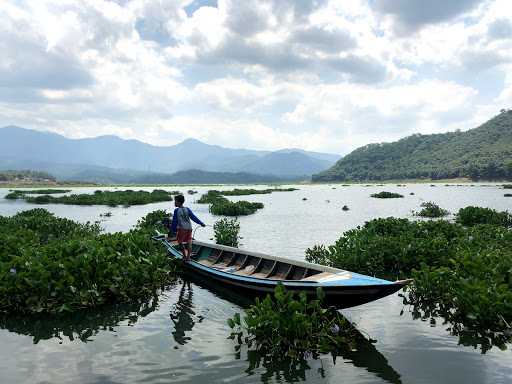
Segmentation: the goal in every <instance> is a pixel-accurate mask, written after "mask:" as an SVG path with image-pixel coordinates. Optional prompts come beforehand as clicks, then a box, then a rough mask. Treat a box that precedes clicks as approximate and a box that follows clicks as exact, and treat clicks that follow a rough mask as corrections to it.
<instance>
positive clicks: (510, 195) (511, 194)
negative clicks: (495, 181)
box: [503, 193, 512, 197]
mask: <svg viewBox="0 0 512 384" xmlns="http://www.w3.org/2000/svg"><path fill="white" fill-rule="evenodd" d="M503 196H504V197H512V193H505V194H504V195H503Z"/></svg>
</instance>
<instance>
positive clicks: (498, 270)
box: [306, 207, 512, 351]
mask: <svg viewBox="0 0 512 384" xmlns="http://www.w3.org/2000/svg"><path fill="white" fill-rule="evenodd" d="M472 208H474V207H472ZM463 212H466V211H463ZM467 212H484V215H483V219H482V218H481V217H480V215H471V216H469V217H470V218H471V219H468V220H467V221H465V222H468V223H469V225H470V226H469V227H465V226H463V225H461V224H460V223H452V222H449V221H445V220H438V221H419V222H417V221H409V220H407V219H398V218H393V217H389V218H384V219H375V220H372V221H369V222H367V223H365V224H364V226H361V227H357V228H355V229H352V230H349V231H347V232H345V233H344V234H343V236H341V237H340V238H339V239H338V240H337V241H336V242H335V243H334V244H333V245H330V246H327V247H326V246H324V245H317V246H314V247H312V248H310V249H308V250H306V260H308V261H310V262H315V263H319V264H324V265H329V266H333V267H338V268H342V269H347V270H351V271H355V272H359V273H364V274H368V275H374V276H379V277H382V278H391V279H394V278H405V277H408V278H409V277H412V278H413V279H414V282H413V284H412V285H411V286H410V288H409V290H408V294H407V295H406V296H404V301H405V303H406V304H411V305H412V306H413V314H415V316H416V317H418V318H422V319H425V318H426V319H428V318H431V320H432V321H435V318H436V317H442V318H443V319H444V320H445V321H446V322H448V323H450V325H451V328H450V329H451V332H452V333H454V334H457V335H459V337H460V338H461V340H462V339H464V342H465V343H477V344H479V345H481V347H482V351H485V350H486V349H488V348H489V347H490V345H492V343H491V344H489V343H490V342H489V340H491V339H492V340H494V341H493V343H494V342H495V345H498V346H500V348H502V347H503V346H504V345H503V343H504V342H505V340H510V338H511V336H512V332H511V330H510V327H509V325H510V324H512V306H511V305H510V303H512V277H511V276H512V275H511V271H512V252H511V251H510V250H511V249H512V231H511V230H510V229H508V228H507V227H506V226H504V225H503V221H502V220H501V219H499V220H498V219H496V217H498V218H503V217H504V215H503V214H505V213H504V212H497V211H493V210H491V212H490V213H489V212H488V211H487V210H484V211H480V210H476V211H474V210H469V211H467ZM462 217H466V216H464V215H463V216H462ZM475 222H476V223H475ZM480 222H488V224H477V223H480ZM468 335H472V336H474V337H476V338H477V339H475V338H469V337H468ZM491 336H492V338H491ZM475 340H477V341H475ZM461 342H462V341H461Z"/></svg>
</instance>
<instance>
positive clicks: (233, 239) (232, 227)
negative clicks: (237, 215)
mask: <svg viewBox="0 0 512 384" xmlns="http://www.w3.org/2000/svg"><path fill="white" fill-rule="evenodd" d="M213 232H214V235H215V243H217V244H221V245H227V246H229V247H238V243H239V241H240V223H239V222H238V220H237V219H227V218H224V219H220V220H219V221H217V222H215V224H214V225H213Z"/></svg>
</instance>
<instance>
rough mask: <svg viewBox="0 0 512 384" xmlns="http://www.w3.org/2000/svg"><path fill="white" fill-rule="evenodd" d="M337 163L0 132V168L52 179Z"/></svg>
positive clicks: (295, 155) (305, 170) (298, 171)
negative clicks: (98, 172)
mask: <svg viewBox="0 0 512 384" xmlns="http://www.w3.org/2000/svg"><path fill="white" fill-rule="evenodd" d="M338 159H339V156H337V155H332V154H326V153H317V152H307V151H302V150H294V149H284V150H281V151H276V152H269V151H256V150H249V149H232V148H224V147H220V146H217V145H209V144H205V143H203V142H201V141H198V140H195V139H187V140H185V141H183V142H181V143H179V144H176V145H173V146H167V147H160V146H154V145H150V144H146V143H143V142H140V141H137V140H123V139H120V138H119V137H117V136H100V137H95V138H88V139H69V138H66V137H64V136H61V135H58V134H55V133H49V132H40V131H35V130H30V129H24V128H20V127H15V126H8V127H4V128H0V168H3V169H7V168H10V169H34V170H44V171H47V172H51V173H52V174H54V175H56V176H57V177H59V175H58V173H59V172H60V171H54V168H59V169H60V170H61V171H63V172H64V173H66V172H67V171H66V169H68V170H69V168H70V167H72V168H74V169H75V171H77V172H79V171H80V170H82V171H90V169H91V167H92V168H94V167H105V168H109V169H119V170H130V171H133V172H137V171H138V172H144V173H148V172H149V173H151V172H156V173H166V174H171V173H174V172H178V171H182V170H188V169H198V170H203V171H213V172H234V173H238V172H245V173H254V174H259V175H262V174H263V175H274V176H278V177H281V178H290V177H293V178H297V177H310V176H311V175H312V174H313V173H317V172H320V171H322V170H324V169H327V168H329V167H330V166H332V165H333V164H334V163H335V162H336V160H338ZM34 165H35V166H34ZM41 167H43V168H44V169H43V168H41ZM67 173H69V172H67ZM75 173H76V172H75ZM124 173H126V172H124ZM68 176H69V175H68V174H67V175H66V177H68Z"/></svg>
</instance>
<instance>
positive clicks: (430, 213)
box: [414, 201, 450, 218]
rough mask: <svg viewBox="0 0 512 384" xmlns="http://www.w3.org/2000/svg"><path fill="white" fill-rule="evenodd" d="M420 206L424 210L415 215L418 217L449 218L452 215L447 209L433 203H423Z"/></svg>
mask: <svg viewBox="0 0 512 384" xmlns="http://www.w3.org/2000/svg"><path fill="white" fill-rule="evenodd" d="M420 206H421V208H422V209H421V211H419V212H415V213H414V214H415V215H416V216H420V217H429V218H435V217H444V216H448V215H449V214H450V212H448V211H447V210H446V209H443V208H441V207H440V206H439V205H437V204H436V203H434V202H431V201H428V202H424V203H421V205H420Z"/></svg>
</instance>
